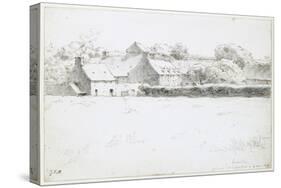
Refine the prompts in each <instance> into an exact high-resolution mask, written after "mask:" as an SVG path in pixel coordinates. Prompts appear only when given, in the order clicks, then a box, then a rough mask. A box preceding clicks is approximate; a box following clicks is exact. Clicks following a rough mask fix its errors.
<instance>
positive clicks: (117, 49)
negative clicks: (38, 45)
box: [31, 7, 273, 181]
mask: <svg viewBox="0 0 281 188" xmlns="http://www.w3.org/2000/svg"><path fill="white" fill-rule="evenodd" d="M44 22H45V23H44V24H45V31H44V32H45V41H44V44H45V51H44V56H45V57H44V110H45V111H44V123H45V124H44V126H45V136H44V142H45V161H44V164H45V167H46V171H45V180H46V181H70V180H91V179H93V180H99V179H105V180H106V179H110V178H113V179H114V178H117V179H118V178H120V177H121V178H122V177H125V178H141V177H150V176H151V177H158V176H159V177H162V176H164V177H165V176H174V175H175V176H177V175H196V174H212V173H229V172H250V171H263V170H270V169H272V165H273V164H272V121H271V117H272V93H271V90H272V59H273V57H272V50H273V49H272V20H271V18H266V17H243V16H235V15H234V16H232V15H211V14H210V15H208V14H194V13H191V14H185V13H169V12H168V13H165V12H158V11H155V12H154V11H152V12H151V11H144V10H122V9H121V10H119V9H101V8H92V9H82V8H67V7H66V8H61V7H60V8H53V7H51V8H46V9H45V20H44ZM34 66H36V64H34ZM34 69H36V67H34ZM31 76H32V75H31ZM35 78H36V77H34V79H35ZM32 79H33V78H31V80H32Z"/></svg>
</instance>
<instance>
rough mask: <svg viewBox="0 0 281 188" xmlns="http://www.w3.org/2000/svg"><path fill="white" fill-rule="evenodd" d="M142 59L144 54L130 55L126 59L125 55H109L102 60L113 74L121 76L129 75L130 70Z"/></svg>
mask: <svg viewBox="0 0 281 188" xmlns="http://www.w3.org/2000/svg"><path fill="white" fill-rule="evenodd" d="M141 59H142V55H137V56H134V57H129V58H127V59H124V58H123V57H109V58H106V59H104V60H102V61H101V63H103V64H105V65H106V66H107V68H108V69H109V70H110V72H111V73H112V75H113V76H115V77H121V76H128V73H129V72H130V70H132V69H133V68H134V67H135V66H136V65H137V64H138V63H139V62H140V61H141Z"/></svg>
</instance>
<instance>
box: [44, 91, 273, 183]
mask: <svg viewBox="0 0 281 188" xmlns="http://www.w3.org/2000/svg"><path fill="white" fill-rule="evenodd" d="M44 108H45V114H44V119H45V125H44V126H45V146H46V148H45V167H46V171H47V173H46V174H47V175H46V177H45V178H46V180H48V181H58V180H66V179H77V180H79V179H81V178H83V179H85V178H86V179H93V178H95V179H100V178H110V177H115V178H118V177H140V176H148V175H174V174H176V175H181V174H187V175H188V174H194V173H199V172H201V173H204V172H205V173H214V172H215V173H221V172H229V171H233V172H236V171H241V170H250V171H251V170H253V171H254V170H262V169H270V168H271V166H272V161H271V159H272V156H271V148H272V147H271V146H272V143H271V138H272V137H271V136H272V126H271V99H270V98H241V97H231V98H187V97H173V98H171V97H170V98H165V97H158V98H154V97H123V98H122V97H70V96H68V97H56V96H46V97H45V105H44Z"/></svg>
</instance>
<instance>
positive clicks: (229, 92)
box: [140, 86, 271, 97]
mask: <svg viewBox="0 0 281 188" xmlns="http://www.w3.org/2000/svg"><path fill="white" fill-rule="evenodd" d="M140 91H141V93H142V94H141V95H144V96H152V97H162V96H165V97H175V96H187V97H270V95H271V87H270V86H241V87H232V86H195V87H184V88H164V87H148V86H143V87H140Z"/></svg>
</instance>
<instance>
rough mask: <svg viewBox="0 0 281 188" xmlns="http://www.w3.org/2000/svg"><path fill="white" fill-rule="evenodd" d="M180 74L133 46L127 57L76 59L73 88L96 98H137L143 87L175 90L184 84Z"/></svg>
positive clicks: (168, 65) (138, 47) (127, 52)
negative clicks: (130, 96) (131, 96)
mask: <svg viewBox="0 0 281 188" xmlns="http://www.w3.org/2000/svg"><path fill="white" fill-rule="evenodd" d="M181 75H182V74H181V72H180V71H179V69H178V68H177V67H175V66H174V65H173V64H172V63H170V62H168V61H163V60H154V59H150V58H149V57H148V56H147V53H146V51H144V49H143V47H142V46H140V44H139V43H136V42H135V43H133V44H132V45H131V46H130V47H129V48H128V49H127V50H126V55H125V56H113V57H107V58H104V59H101V60H100V61H98V62H96V61H95V62H91V61H90V60H88V61H87V60H84V59H83V58H81V57H76V58H75V65H74V68H73V71H72V74H71V80H70V81H71V87H72V88H73V90H76V93H78V94H79V93H84V94H87V95H93V96H126V95H137V92H138V87H139V86H140V85H141V84H148V85H151V86H166V87H175V86H180V85H181V82H182V80H181Z"/></svg>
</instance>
